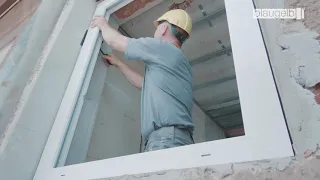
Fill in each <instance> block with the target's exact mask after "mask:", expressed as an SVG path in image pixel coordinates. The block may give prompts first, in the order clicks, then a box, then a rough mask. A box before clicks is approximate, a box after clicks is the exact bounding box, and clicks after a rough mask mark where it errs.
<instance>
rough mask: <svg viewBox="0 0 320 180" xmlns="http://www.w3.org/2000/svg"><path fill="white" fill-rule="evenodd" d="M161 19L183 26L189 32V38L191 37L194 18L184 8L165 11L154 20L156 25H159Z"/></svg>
mask: <svg viewBox="0 0 320 180" xmlns="http://www.w3.org/2000/svg"><path fill="white" fill-rule="evenodd" d="M161 21H168V23H170V24H173V25H175V26H177V27H179V28H181V29H182V30H184V31H185V32H186V33H187V34H188V38H189V37H190V34H191V30H192V19H191V17H190V16H189V14H188V13H187V12H186V11H184V10H182V9H174V10H171V11H168V12H166V13H164V14H163V15H162V16H161V17H159V18H158V19H157V20H156V21H155V22H154V25H155V27H158V25H159V22H161Z"/></svg>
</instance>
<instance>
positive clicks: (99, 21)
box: [90, 16, 128, 52]
mask: <svg viewBox="0 0 320 180" xmlns="http://www.w3.org/2000/svg"><path fill="white" fill-rule="evenodd" d="M90 27H91V28H95V27H98V28H99V29H100V30H101V32H102V36H103V39H104V40H105V41H106V42H107V43H108V45H109V46H111V47H112V48H113V49H115V50H117V51H121V52H124V51H125V50H126V47H127V40H128V38H127V37H125V36H123V35H122V34H120V33H119V32H118V31H116V30H114V29H112V28H111V27H110V26H109V24H108V22H107V20H106V19H105V18H104V17H103V16H95V17H94V18H93V19H92V21H91V25H90Z"/></svg>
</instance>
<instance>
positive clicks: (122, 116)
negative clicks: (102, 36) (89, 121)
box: [87, 53, 143, 161]
mask: <svg viewBox="0 0 320 180" xmlns="http://www.w3.org/2000/svg"><path fill="white" fill-rule="evenodd" d="M116 55H117V56H118V57H119V58H120V59H124V58H123V54H122V53H116ZM127 64H129V66H130V67H131V68H133V69H135V70H136V71H138V72H139V73H140V74H143V66H142V65H141V63H139V62H136V61H132V62H128V61H127ZM140 97H141V96H140V91H139V90H138V89H136V88H135V87H133V86H132V85H131V84H130V83H128V81H127V80H126V79H125V77H124V76H123V75H122V74H121V72H120V71H119V70H118V69H116V68H115V67H113V66H110V67H109V68H108V70H107V78H106V81H105V84H104V89H103V92H102V96H101V98H100V105H99V110H98V113H97V117H96V121H95V126H94V130H93V133H92V137H91V142H90V146H89V150H88V153H87V160H88V161H91V160H98V159H106V158H110V157H116V156H123V155H128V154H133V153H139V152H140V119H141V117H140Z"/></svg>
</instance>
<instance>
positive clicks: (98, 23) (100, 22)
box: [90, 16, 110, 31]
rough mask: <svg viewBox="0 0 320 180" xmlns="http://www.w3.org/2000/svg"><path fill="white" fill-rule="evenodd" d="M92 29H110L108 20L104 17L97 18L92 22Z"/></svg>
mask: <svg viewBox="0 0 320 180" xmlns="http://www.w3.org/2000/svg"><path fill="white" fill-rule="evenodd" d="M90 27H91V28H95V27H98V28H99V29H100V30H101V31H103V30H104V29H106V28H110V26H109V24H108V22H107V20H106V19H105V18H104V17H103V16H95V17H94V18H93V19H92V21H91V25H90Z"/></svg>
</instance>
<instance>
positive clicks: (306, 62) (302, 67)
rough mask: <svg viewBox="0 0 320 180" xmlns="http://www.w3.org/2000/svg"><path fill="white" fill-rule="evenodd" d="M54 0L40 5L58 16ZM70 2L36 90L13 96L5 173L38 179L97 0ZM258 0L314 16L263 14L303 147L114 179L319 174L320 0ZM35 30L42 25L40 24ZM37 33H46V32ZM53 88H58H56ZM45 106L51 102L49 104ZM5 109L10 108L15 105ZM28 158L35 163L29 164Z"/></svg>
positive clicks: (2, 164) (0, 149)
mask: <svg viewBox="0 0 320 180" xmlns="http://www.w3.org/2000/svg"><path fill="white" fill-rule="evenodd" d="M54 2H55V3H51V1H50V0H44V1H43V3H42V4H41V6H40V8H41V7H43V8H41V11H39V12H38V13H43V14H42V15H46V16H45V17H46V18H52V17H51V16H48V15H49V14H47V13H46V12H49V9H50V14H54V13H57V12H59V14H60V12H61V11H60V10H59V8H53V9H52V4H54V5H56V4H57V3H58V1H57V0H55V1H54ZM59 2H61V1H59ZM68 2H69V3H68V4H67V6H66V9H67V10H65V11H64V14H63V15H62V17H65V18H66V19H65V20H63V21H62V22H63V23H62V24H60V25H59V26H58V27H60V30H61V31H58V32H59V33H57V32H56V31H57V29H55V30H54V31H53V32H56V34H54V33H53V35H52V36H53V38H52V39H50V41H49V42H48V44H49V46H48V48H47V49H46V51H45V53H44V54H43V56H42V57H41V59H45V62H46V63H40V64H38V65H37V66H34V65H35V64H32V63H31V64H30V66H31V67H34V68H35V72H36V73H35V75H33V76H31V77H30V78H29V76H26V77H27V79H30V81H31V82H30V83H31V84H33V85H32V91H30V85H27V86H26V87H25V88H26V89H27V90H28V88H29V90H28V91H30V92H29V95H28V98H25V96H22V97H20V94H16V95H14V96H13V97H15V98H16V99H20V101H19V104H18V105H17V106H16V108H15V111H14V113H13V112H10V113H11V115H13V118H12V119H13V122H14V123H11V125H10V127H9V128H7V129H8V130H7V131H6V136H5V137H3V138H2V142H3V143H2V144H1V146H0V154H1V155H0V179H12V180H16V179H17V180H20V179H21V180H25V179H32V177H33V174H34V171H35V169H36V167H37V163H38V160H39V158H40V156H41V152H42V150H43V147H44V145H45V142H46V139H47V136H48V134H49V132H50V128H51V125H52V123H53V120H54V117H55V114H56V111H57V108H58V107H59V104H60V102H61V98H62V97H63V93H64V90H65V88H66V85H67V83H68V78H66V77H70V74H71V72H72V68H73V66H74V63H75V60H76V57H77V54H78V53H79V50H80V47H79V46H78V42H80V41H81V37H82V34H83V32H84V30H83V29H86V28H87V27H88V25H89V21H90V18H91V17H90V16H91V15H92V13H93V10H94V6H95V5H94V4H93V1H74V0H69V1H68ZM255 2H256V5H257V7H259V8H283V7H306V19H305V20H303V21H279V20H264V21H261V25H262V30H263V35H264V37H265V40H266V44H267V48H268V51H269V55H270V60H271V64H272V68H273V69H274V73H275V77H276V82H277V85H278V88H279V93H280V96H281V100H282V103H283V106H284V110H285V115H286V117H287V121H288V127H289V130H290V134H291V136H292V140H293V145H294V149H295V151H296V153H297V155H296V156H295V157H289V158H282V159H272V160H264V161H257V162H247V163H237V164H226V165H220V166H211V167H202V168H194V169H184V170H172V171H166V172H157V173H153V174H141V175H133V176H123V177H118V178H114V179H168V180H170V179H237V180H238V179H279V180H280V179H297V180H300V179H319V174H320V172H319V171H320V165H319V164H320V152H319V144H320V140H319V139H320V138H319V137H320V135H319V129H320V121H319V120H320V106H319V104H318V103H319V101H318V102H317V101H316V99H318V98H319V95H318V92H319V89H318V86H316V84H318V83H319V82H320V76H319V69H320V65H319V63H320V61H319V51H320V47H319V39H320V38H319V37H320V36H319V34H320V19H319V17H318V14H319V11H320V2H319V1H316V0H279V1H273V0H255ZM49 7H50V8H49ZM68 7H69V8H68ZM40 8H39V9H40ZM84 8H85V11H84ZM66 11H67V12H68V13H67V14H66ZM53 19H54V18H53ZM60 20H61V19H60ZM62 26H63V29H61V27H62ZM38 30H41V28H40V29H38ZM33 31H35V32H36V28H35V29H33ZM40 34H42V33H40ZM57 34H59V36H57ZM27 37H29V36H27ZM36 37H39V33H38V34H37V36H36ZM41 37H42V36H41ZM42 40H43V39H42ZM51 43H52V44H51ZM40 44H41V43H40ZM39 46H40V45H39ZM39 46H35V47H36V48H39ZM40 47H41V46H40ZM42 47H43V46H42ZM15 49H16V50H17V51H18V50H19V48H15ZM66 50H68V53H66ZM18 52H19V51H18ZM28 52H30V50H29V51H28ZM30 53H31V52H30ZM30 53H29V55H28V54H26V57H28V58H30V61H32V60H35V61H36V60H37V57H39V54H40V53H38V54H37V53H35V52H33V54H32V55H34V54H36V55H38V56H36V55H34V56H35V57H33V56H32V57H31V56H30ZM62 64H63V65H62ZM39 69H40V71H39ZM16 72H17V70H16ZM52 77H55V78H52ZM20 88H21V86H20ZM53 88H54V89H55V91H52V89H53ZM24 92H26V91H24ZM23 94H24V93H23ZM48 102H50V103H48ZM44 106H45V107H46V108H43V107H44ZM23 107H24V108H23ZM2 112H8V113H9V111H2ZM9 117H10V116H9ZM18 117H23V118H18ZM261 128H263V127H261ZM26 162H27V163H28V165H27V166H21V164H26Z"/></svg>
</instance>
